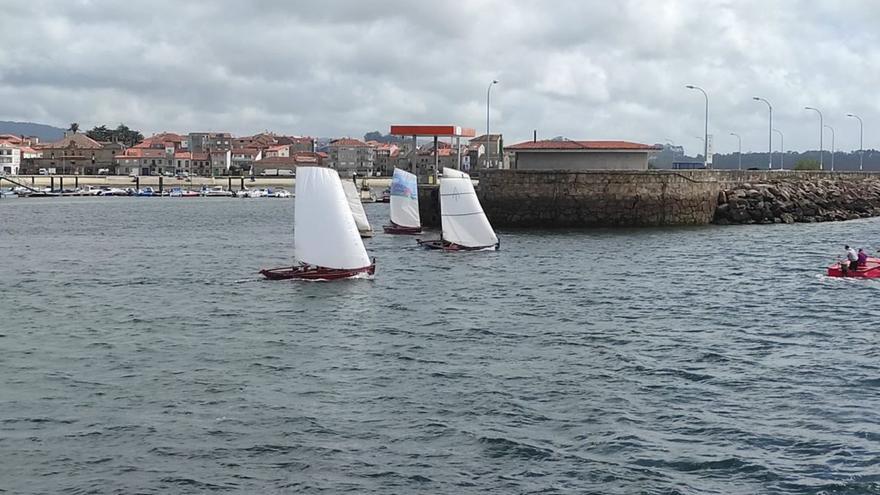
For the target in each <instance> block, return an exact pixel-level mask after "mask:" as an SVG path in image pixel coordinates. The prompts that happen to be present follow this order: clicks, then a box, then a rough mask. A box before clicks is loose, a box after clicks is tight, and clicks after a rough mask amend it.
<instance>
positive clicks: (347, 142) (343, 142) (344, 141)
mask: <svg viewBox="0 0 880 495" xmlns="http://www.w3.org/2000/svg"><path fill="white" fill-rule="evenodd" d="M330 146H369V145H368V144H367V143H365V142H363V141H361V140H360V139H352V138H341V139H336V140H333V141H330Z"/></svg>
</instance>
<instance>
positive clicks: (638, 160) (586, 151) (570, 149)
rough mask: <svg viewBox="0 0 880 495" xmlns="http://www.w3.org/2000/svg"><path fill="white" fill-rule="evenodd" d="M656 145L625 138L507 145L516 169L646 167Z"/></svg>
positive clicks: (623, 168)
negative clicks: (634, 141) (625, 139)
mask: <svg viewBox="0 0 880 495" xmlns="http://www.w3.org/2000/svg"><path fill="white" fill-rule="evenodd" d="M661 149H662V148H661V147H659V146H651V145H647V144H640V143H632V142H629V141H569V140H545V141H527V142H524V143H519V144H515V145H513V146H510V147H508V148H507V150H508V151H510V152H512V153H513V154H514V160H513V165H512V168H514V169H516V170H572V171H578V170H647V169H648V156H649V155H650V154H651V153H653V152H657V151H660V150H661Z"/></svg>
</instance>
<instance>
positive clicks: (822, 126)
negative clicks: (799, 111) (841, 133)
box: [804, 107, 825, 170]
mask: <svg viewBox="0 0 880 495" xmlns="http://www.w3.org/2000/svg"><path fill="white" fill-rule="evenodd" d="M804 110H812V111H814V112H816V113H818V114H819V170H825V167H824V163H825V160H824V158H825V148H824V145H823V141H822V137H823V135H824V134H825V120H824V119H823V118H822V112H821V111H819V109H818V108H813V107H804Z"/></svg>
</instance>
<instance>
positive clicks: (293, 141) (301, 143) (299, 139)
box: [275, 136, 315, 153]
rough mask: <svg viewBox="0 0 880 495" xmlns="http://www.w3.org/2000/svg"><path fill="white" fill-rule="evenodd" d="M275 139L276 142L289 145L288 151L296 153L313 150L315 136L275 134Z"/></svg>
mask: <svg viewBox="0 0 880 495" xmlns="http://www.w3.org/2000/svg"><path fill="white" fill-rule="evenodd" d="M275 140H276V141H277V142H278V144H283V145H289V146H290V152H291V153H296V152H299V151H305V152H308V153H314V152H315V138H313V137H308V136H276V137H275Z"/></svg>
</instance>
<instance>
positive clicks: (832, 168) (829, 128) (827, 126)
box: [824, 124, 834, 172]
mask: <svg viewBox="0 0 880 495" xmlns="http://www.w3.org/2000/svg"><path fill="white" fill-rule="evenodd" d="M824 128H825V129H828V130H829V131H831V171H832V172H834V128H833V127H831V126H830V125H828V124H825V127H824Z"/></svg>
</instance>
